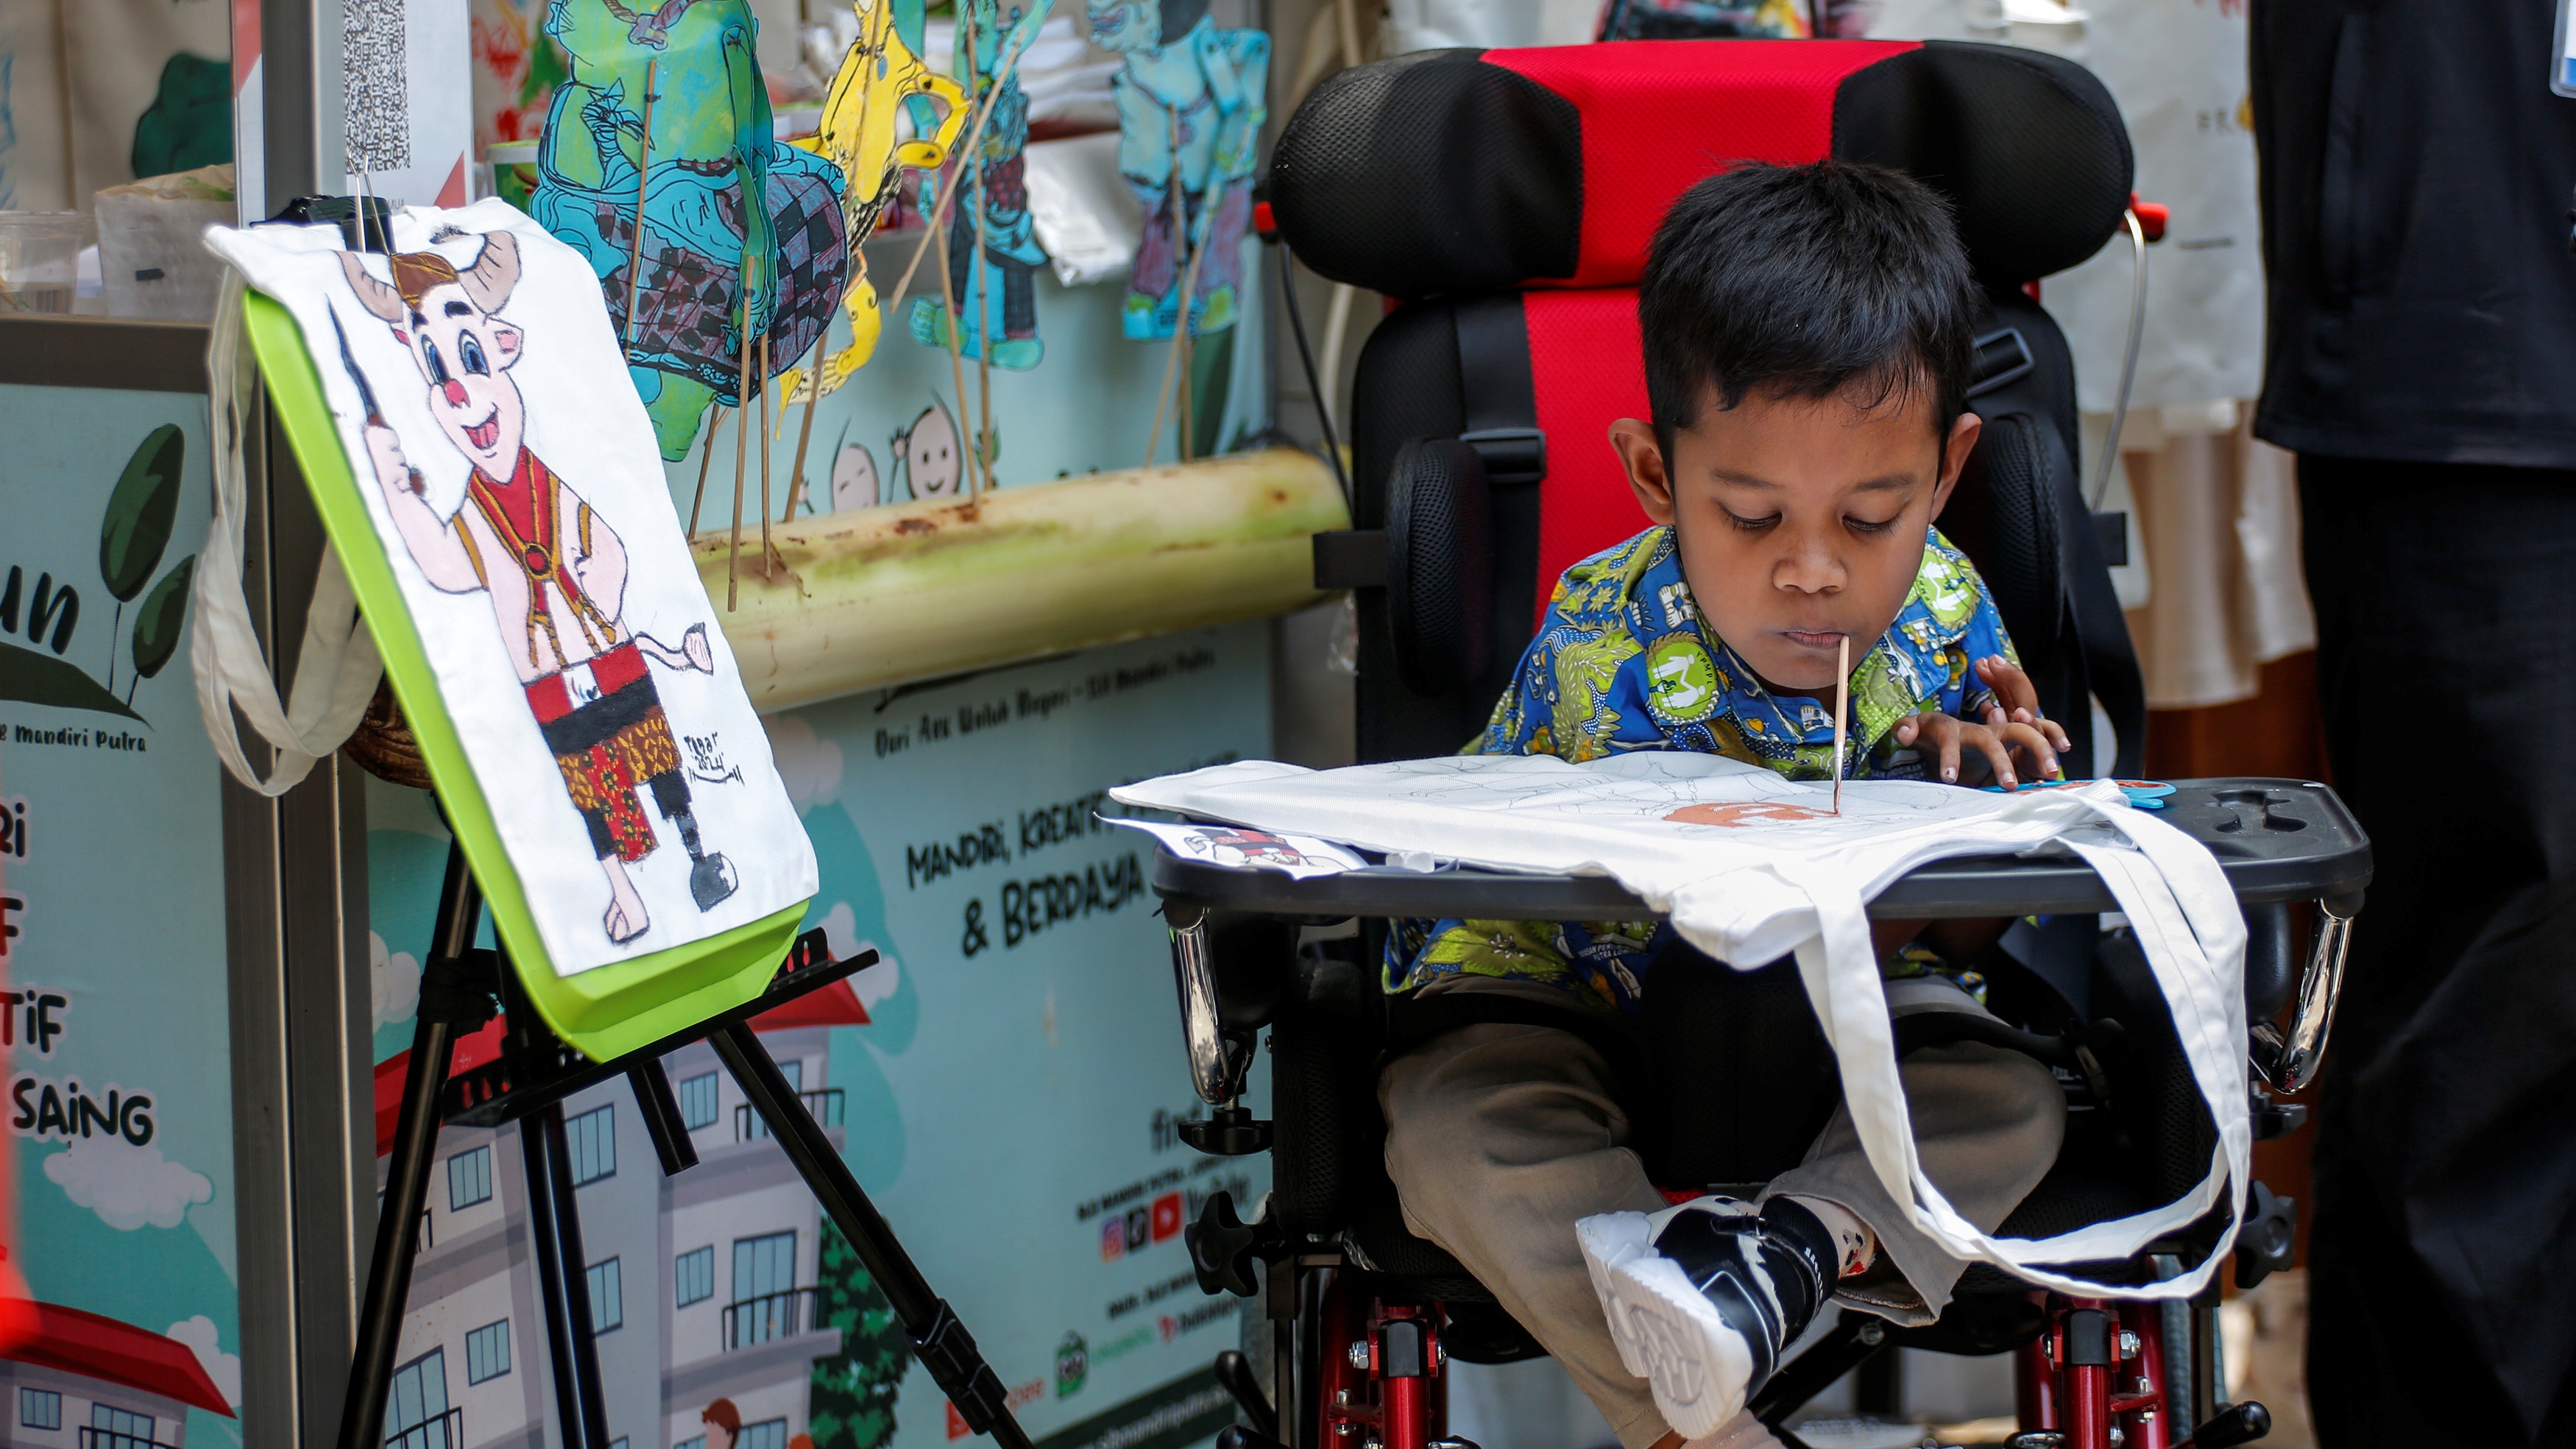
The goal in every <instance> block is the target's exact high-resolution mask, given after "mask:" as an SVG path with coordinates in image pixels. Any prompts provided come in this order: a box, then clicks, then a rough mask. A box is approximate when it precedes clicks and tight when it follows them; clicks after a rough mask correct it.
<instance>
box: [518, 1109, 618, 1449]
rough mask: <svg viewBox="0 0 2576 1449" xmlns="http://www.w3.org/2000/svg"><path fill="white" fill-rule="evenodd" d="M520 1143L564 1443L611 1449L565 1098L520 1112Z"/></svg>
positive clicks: (576, 1448) (530, 1232) (575, 1447)
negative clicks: (524, 1113)
mask: <svg viewBox="0 0 2576 1449" xmlns="http://www.w3.org/2000/svg"><path fill="white" fill-rule="evenodd" d="M519 1146H520V1150H521V1153H522V1155H523V1156H524V1158H525V1160H526V1162H527V1169H528V1236H529V1238H530V1239H531V1240H532V1241H533V1242H534V1243H535V1245H536V1250H537V1294H538V1297H540V1298H541V1299H543V1300H544V1308H545V1314H546V1350H547V1353H548V1356H549V1358H550V1359H551V1361H552V1367H553V1369H554V1376H555V1413H556V1416H557V1418H558V1420H559V1421H560V1422H561V1425H562V1429H563V1437H564V1443H565V1444H566V1445H568V1446H573V1449H608V1405H607V1402H606V1401H605V1399H604V1398H603V1397H602V1394H601V1391H600V1385H599V1343H598V1338H597V1334H596V1332H595V1330H594V1328H593V1325H592V1323H591V1321H590V1276H589V1260H588V1259H586V1258H585V1257H583V1255H582V1246H581V1205H580V1204H579V1203H577V1202H575V1201H574V1199H573V1183H572V1152H571V1149H570V1147H569V1145H568V1144H567V1143H566V1142H565V1140H564V1117H563V1104H562V1103H560V1102H552V1103H548V1104H547V1105H546V1106H545V1108H544V1109H543V1110H541V1111H538V1112H534V1113H531V1114H529V1115H528V1116H525V1117H522V1118H520V1119H519Z"/></svg>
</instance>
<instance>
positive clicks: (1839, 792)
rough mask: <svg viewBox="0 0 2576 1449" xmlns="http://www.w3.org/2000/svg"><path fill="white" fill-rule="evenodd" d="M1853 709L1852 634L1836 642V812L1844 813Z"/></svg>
mask: <svg viewBox="0 0 2576 1449" xmlns="http://www.w3.org/2000/svg"><path fill="white" fill-rule="evenodd" d="M1850 710H1851V636H1850V635H1849V634H1845V635H1843V636H1842V637H1841V638H1840V639H1839V640H1837V641H1836V642H1835V644H1834V813H1835V814H1836V815H1840V814H1842V813H1843V738H1844V728H1845V726H1844V721H1845V720H1846V718H1847V717H1848V716H1849V713H1850Z"/></svg>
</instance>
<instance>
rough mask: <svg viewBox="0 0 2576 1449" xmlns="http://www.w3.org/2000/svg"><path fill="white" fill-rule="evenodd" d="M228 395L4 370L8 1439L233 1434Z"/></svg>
mask: <svg viewBox="0 0 2576 1449" xmlns="http://www.w3.org/2000/svg"><path fill="white" fill-rule="evenodd" d="M206 417H207V412H206V399H205V397H204V395H203V394H202V393H198V394H187V393H165V392H139V391H125V390H111V389H102V388H85V387H33V386H20V385H0V436H5V437H7V438H8V439H9V440H10V445H9V457H8V465H7V468H6V470H5V471H0V520H5V522H0V1053H5V1056H6V1062H7V1077H8V1088H7V1100H6V1102H5V1104H0V1114H5V1115H0V1120H5V1121H6V1123H7V1132H6V1134H5V1137H6V1142H5V1146H6V1149H7V1151H8V1153H9V1158H10V1160H9V1162H8V1165H7V1169H6V1170H7V1171H8V1172H9V1173H10V1174H11V1176H12V1178H13V1180H14V1196H15V1198H16V1222H15V1225H14V1229H10V1228H9V1227H8V1225H7V1224H5V1223H0V1250H5V1251H0V1289H7V1290H12V1291H14V1290H15V1288H16V1285H15V1284H14V1283H11V1282H10V1281H9V1280H10V1279H11V1278H16V1279H22V1280H23V1283H24V1289H25V1291H26V1292H27V1293H28V1294H29V1295H30V1296H31V1297H32V1299H33V1302H34V1304H35V1307H34V1309H33V1312H32V1315H31V1317H32V1320H33V1321H32V1325H26V1326H29V1327H31V1328H32V1335H31V1337H30V1341H27V1342H22V1343H19V1344H16V1345H15V1346H12V1347H0V1443H10V1444H65V1445H69V1444H73V1443H75V1442H78V1443H80V1444H89V1443H91V1442H93V1441H95V1442H97V1443H99V1444H102V1445H144V1444H150V1445H169V1446H179V1445H189V1446H205V1445H237V1444H240V1443H241V1442H242V1436H241V1432H240V1429H239V1426H238V1423H237V1421H236V1420H235V1418H234V1414H235V1410H236V1407H237V1405H238V1401H239V1399H240V1397H241V1361H240V1359H239V1358H238V1357H237V1356H236V1355H237V1354H238V1353H239V1351H240V1347H241V1342H240V1324H239V1322H238V1308H237V1305H238V1293H237V1286H236V1285H237V1273H238V1267H237V1258H236V1251H235V1247H236V1245H235V1240H234V1217H233V1211H234V1177H233V1153H232V1088H231V1082H232V1070H231V1058H230V1046H229V1041H228V1036H227V1033H228V1022H229V1020H230V1016H229V1012H228V1010H227V991H226V939H225V903H224V861H223V855H222V849H221V846H222V840H223V830H222V823H223V822H222V814H223V812H222V798H221V786H220V780H221V772H220V771H219V770H218V768H217V766H216V764H215V757H214V751H213V748H212V747H211V746H210V745H209V744H208V743H207V740H206V734H205V727H204V725H203V724H202V723H201V722H200V720H199V718H198V712H197V703H196V696H195V690H194V686H193V684H192V682H191V680H190V678H189V675H188V668H187V665H186V664H185V662H184V658H185V655H186V653H187V631H188V625H189V609H188V600H189V587H188V584H189V579H190V577H191V574H192V571H193V568H194V565H195V562H196V558H197V553H198V550H199V549H200V547H201V546H202V545H203V544H204V542H205V537H206V522H207V518H208V516H209V512H210V508H211V504H210V501H209V494H208V487H209V481H208V480H209V474H208V467H207V458H208V453H207V435H206V428H207V423H206Z"/></svg>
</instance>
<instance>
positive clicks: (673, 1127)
mask: <svg viewBox="0 0 2576 1449" xmlns="http://www.w3.org/2000/svg"><path fill="white" fill-rule="evenodd" d="M626 1080H627V1082H628V1083H629V1084H631V1085H632V1086H633V1087H634V1088H635V1110H636V1112H637V1114H638V1115H640V1116H642V1117H643V1119H644V1132H645V1135H647V1136H649V1137H651V1138H652V1139H653V1153H654V1155H655V1156H657V1157H659V1158H661V1159H662V1175H663V1176H664V1177H677V1176H679V1175H680V1174H681V1173H683V1172H686V1171H688V1170H689V1169H690V1168H692V1167H695V1166H697V1165H698V1147H697V1144H696V1143H694V1142H691V1141H690V1140H689V1126H688V1124H687V1123H686V1122H683V1121H681V1120H680V1097H679V1094H678V1093H676V1092H674V1091H672V1090H671V1074H670V1073H669V1072H667V1071H664V1070H663V1069H662V1059H661V1058H660V1057H651V1058H647V1059H646V1060H644V1061H640V1062H637V1063H636V1064H635V1065H633V1066H631V1067H628V1068H627V1069H626Z"/></svg>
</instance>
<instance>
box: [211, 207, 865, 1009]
mask: <svg viewBox="0 0 2576 1449" xmlns="http://www.w3.org/2000/svg"><path fill="white" fill-rule="evenodd" d="M393 243H394V245H393V252H394V253H395V254H397V255H396V257H395V258H394V259H393V260H389V259H388V258H387V257H385V256H382V255H369V256H362V257H353V256H351V255H350V254H349V253H347V252H346V251H345V249H344V247H343V244H342V240H341V235H340V232H339V231H338V229H337V228H335V227H328V226H320V227H289V226H261V227H253V228H248V229H242V230H234V229H231V228H222V227H218V228H214V229H211V230H210V231H209V232H208V233H207V245H208V247H210V248H211V249H212V250H213V251H214V252H215V253H216V254H217V255H218V256H221V257H222V258H224V259H225V260H226V261H228V262H230V263H231V264H232V265H233V266H234V267H235V268H236V269H237V270H238V271H239V272H240V273H241V275H242V276H243V278H244V279H245V280H246V281H247V282H248V284H249V285H250V286H252V287H254V288H257V289H258V290H259V291H261V292H264V293H266V294H267V295H269V296H271V297H274V298H276V299H277V300H278V301H279V302H281V303H283V304H285V306H286V308H287V310H288V311H289V312H291V313H292V314H293V315H294V317H295V320H296V323H297V325H298V326H299V327H300V328H301V330H302V332H303V335H304V342H305V346H306V348H307V350H308V351H309V352H310V353H311V354H312V357H313V360H314V364H315V367H316V369H317V370H318V372H319V373H320V375H321V380H322V388H323V394H324V397H325V399H326V400H327V402H328V404H329V406H330V409H331V413H332V416H333V420H334V422H335V423H336V424H337V427H338V431H339V435H340V442H341V446H342V448H343V449H344V450H345V451H346V452H347V454H348V457H349V459H350V462H351V465H352V467H353V469H354V471H355V473H356V475H357V482H358V491H359V494H360V496H361V497H362V498H363V499H364V500H365V502H366V506H367V511H368V515H369V517H370V518H371V519H372V520H373V522H374V524H375V526H376V530H377V533H378V536H379V537H380V538H381V539H382V540H383V542H384V545H385V549H386V553H387V556H388V558H389V560H390V562H391V564H392V569H393V574H394V578H395V581H396V583H397V584H398V585H399V587H400V588H401V590H402V595H403V599H404V602H405V603H406V604H407V605H408V606H409V609H410V613H411V616H412V620H413V622H414V624H415V625H416V626H417V628H418V630H419V633H420V638H421V642H422V644H423V645H424V647H425V649H426V651H427V653H428V656H429V662H430V665H431V667H432V669H433V670H434V672H435V674H436V676H437V682H438V689H439V694H440V697H441V698H442V699H443V700H444V701H445V704H446V706H447V710H448V713H449V714H450V715H451V717H452V718H453V719H454V721H455V723H456V728H457V733H458V735H459V736H460V737H461V739H462V741H463V745H464V750H465V755H466V758H467V760H468V761H469V762H470V764H471V765H472V767H473V770H474V774H475V776H476V779H477V781H478V783H479V784H480V785H481V787H482V792H483V794H484V797H485V798H486V800H487V801H488V802H489V804H490V806H491V811H492V816H493V820H494V822H495V824H496V826H497V827H498V830H499V833H500V837H501V840H502V843H503V845H504V847H505V848H506V850H507V852H508V855H509V859H510V864H511V866H512V868H513V869H515V870H516V871H517V872H518V875H519V877H520V881H521V884H522V885H523V886H524V888H525V890H526V894H527V898H528V905H529V908H530V910H531V912H532V913H533V915H534V916H535V919H536V924H537V929H538V933H539V935H540V936H541V938H542V939H543V941H544V944H545V949H546V952H547V954H548V956H549V957H550V958H551V960H552V964H553V966H554V969H555V971H556V972H557V973H558V974H560V975H566V976H569V975H573V974H576V973H579V972H582V971H587V970H591V969H593V968H595V967H599V966H603V965H607V964H610V963H613V962H617V961H623V960H629V959H632V958H634V957H637V956H641V955H644V954H647V953H650V952H655V951H662V950H667V949H670V948H672V947H675V946H682V945H686V944H689V943H691V942H694V941H699V940H703V939H705V938H707V937H710V936H714V935H716V934H719V933H721V932H724V931H727V930H730V929H732V928H734V927H737V926H742V925H747V924H749V923H751V922H753V921H757V920H760V919H762V918H763V917H766V916H769V915H771V914H773V913H775V912H777V911H779V910H782V909H784V908H786V907H789V906H793V905H796V904H797V903H799V902H801V901H804V900H806V899H808V898H810V897H811V896H812V895H813V894H814V891H815V885H816V871H815V863H814V852H813V847H812V846H811V844H810V843H809V842H808V841H807V840H806V837H805V832H804V830H803V828H802V827H801V826H800V825H799V824H798V822H797V818H796V811H795V808H794V806H793V805H792V804H791V803H790V802H789V800H788V797H787V791H786V788H785V786H784V785H783V784H782V783H781V782H780V780H779V778H778V772H777V769H776V767H775V766H774V765H773V763H772V762H771V759H770V752H769V738H768V735H767V734H766V733H765V732H764V731H763V730H762V728H761V725H760V720H759V717H758V716H757V715H756V714H754V713H753V711H752V708H751V703H750V700H749V698H748V697H747V696H746V695H745V694H744V692H743V687H742V682H741V675H740V672H739V670H738V669H737V668H736V667H735V664H734V659H733V654H732V651H731V650H730V649H729V648H728V647H727V646H726V643H725V638H724V634H723V632H722V631H721V630H720V629H719V628H717V627H716V616H715V610H714V606H713V605H711V604H710V603H709V601H708V598H707V595H706V591H705V589H704V588H703V587H702V586H701V585H700V583H699V579H698V572H697V568H696V566H695V564H694V562H693V561H692V559H691V558H690V556H689V550H688V544H687V541H686V540H685V539H684V538H683V537H682V536H681V531H680V522H679V518H678V515H677V514H676V512H675V511H674V510H673V508H672V505H671V499H670V494H669V492H668V485H667V483H666V482H665V479H664V474H663V470H662V463H661V458H660V454H659V452H658V451H657V449H656V447H655V443H654V437H653V428H652V424H651V422H650V421H649V420H648V419H647V418H646V416H645V412H644V405H643V402H642V401H641V400H640V399H639V398H638V397H637V396H636V393H635V387H634V384H633V383H632V382H631V381H630V380H629V378H628V376H627V371H626V363H625V358H624V356H623V354H622V353H621V351H620V349H619V346H618V342H617V337H616V335H615V333H614V332H613V331H612V330H611V328H610V326H609V322H608V312H607V307H606V305H605V304H604V303H603V302H602V300H601V298H600V292H599V285H598V279H597V278H596V277H595V276H593V275H592V273H591V271H590V268H589V265H588V263H586V262H585V261H583V260H582V258H581V257H580V256H579V255H578V254H576V253H574V252H573V251H572V250H570V249H569V248H567V247H566V246H564V245H563V244H562V243H561V242H559V241H557V240H555V239H554V237H552V236H551V235H549V234H548V233H547V232H546V231H545V230H544V229H543V228H542V227H539V226H538V225H536V224H535V223H534V222H532V221H530V220H529V219H528V218H527V217H525V216H523V215H521V214H520V213H519V212H517V211H515V210H512V209H511V208H510V207H509V206H507V205H506V204H504V203H502V202H499V201H485V202H483V203H481V204H479V205H477V206H473V207H469V208H465V209H462V210H436V209H431V208H425V207H412V208H406V209H404V210H402V211H399V212H397V213H396V214H395V216H394V220H393ZM406 258H407V259H408V260H406ZM353 268H354V270H353ZM406 288H408V291H406V290H405V289H406ZM478 479H479V480H480V483H479V486H478V485H477V480H478ZM330 572H331V573H333V574H334V575H336V570H331V571H330ZM326 582H328V580H326ZM356 652H357V651H356V650H354V649H353V650H352V651H351V653H352V654H355V653H356ZM584 796H586V797H587V798H583V797H584ZM585 807H587V808H585ZM603 841H604V842H605V846H606V848H605V849H603V848H602V842H603Z"/></svg>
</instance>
